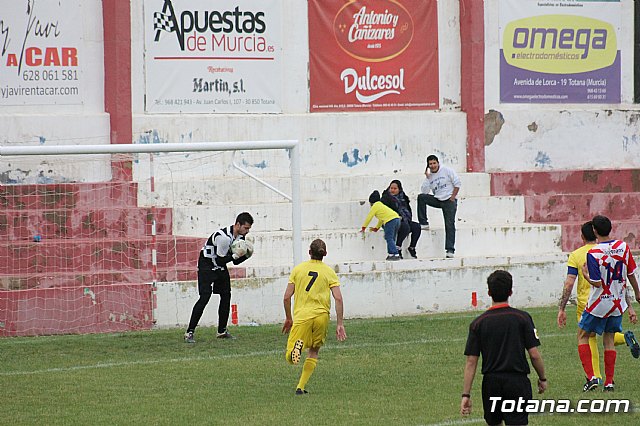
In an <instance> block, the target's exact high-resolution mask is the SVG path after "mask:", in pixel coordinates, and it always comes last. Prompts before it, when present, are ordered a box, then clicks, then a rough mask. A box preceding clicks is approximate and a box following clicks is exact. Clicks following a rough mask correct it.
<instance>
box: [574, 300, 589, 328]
mask: <svg viewBox="0 0 640 426" xmlns="http://www.w3.org/2000/svg"><path fill="white" fill-rule="evenodd" d="M586 307H587V303H586V302H585V303H584V305H583V304H582V303H580V302H578V306H577V307H576V316H577V321H578V323H580V318H582V313H583V312H584V308H586Z"/></svg>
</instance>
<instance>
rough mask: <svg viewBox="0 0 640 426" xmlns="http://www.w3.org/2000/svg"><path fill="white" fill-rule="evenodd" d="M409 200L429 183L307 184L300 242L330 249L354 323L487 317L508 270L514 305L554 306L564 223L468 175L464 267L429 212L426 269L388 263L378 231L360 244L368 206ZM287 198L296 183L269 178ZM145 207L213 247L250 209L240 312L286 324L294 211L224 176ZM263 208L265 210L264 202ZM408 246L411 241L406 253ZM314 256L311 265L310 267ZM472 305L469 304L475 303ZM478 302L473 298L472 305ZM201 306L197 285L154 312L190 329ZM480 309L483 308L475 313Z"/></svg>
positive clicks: (164, 194)
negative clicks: (376, 194)
mask: <svg viewBox="0 0 640 426" xmlns="http://www.w3.org/2000/svg"><path fill="white" fill-rule="evenodd" d="M394 178H397V179H400V180H401V181H402V182H403V186H404V189H405V192H406V193H407V194H408V195H409V196H410V198H411V199H412V208H413V210H414V218H415V217H416V214H415V210H416V202H415V199H416V196H417V194H418V192H419V186H420V184H421V182H422V180H423V176H421V175H419V174H418V175H416V174H412V175H407V174H396V175H393V176H357V175H356V176H341V175H337V176H322V177H317V176H316V177H303V178H302V183H301V186H302V188H301V194H302V198H303V200H302V201H303V205H302V228H303V230H302V239H303V249H304V250H305V253H306V248H307V247H308V244H309V243H310V242H311V241H312V240H313V239H314V238H322V239H324V240H325V242H326V243H327V246H328V255H327V257H326V258H325V262H326V263H328V264H329V265H331V266H332V267H333V268H334V269H335V270H336V271H337V272H338V274H339V277H340V279H341V282H342V285H343V292H344V293H345V297H346V299H347V300H348V301H349V302H348V303H349V304H348V307H349V308H348V315H349V316H382V315H400V314H415V313H421V312H438V311H445V310H461V309H479V308H482V307H486V306H488V304H489V303H490V302H489V300H488V296H486V277H487V276H488V275H489V273H491V272H492V271H493V270H495V269H499V268H501V269H505V268H506V269H509V270H510V271H511V272H512V274H513V275H514V278H515V280H516V283H517V284H518V289H517V290H516V292H515V295H514V298H515V299H514V300H516V301H517V303H519V304H520V306H524V305H540V304H548V303H552V302H553V301H555V300H556V298H557V296H558V294H559V291H560V286H559V285H558V282H559V281H558V280H560V281H561V279H562V276H563V273H564V267H565V266H564V265H565V263H566V254H564V253H563V252H562V251H561V249H560V240H561V228H560V226H559V225H553V224H551V225H549V224H544V223H526V222H525V199H524V197H522V196H513V195H505V196H491V195H490V176H489V175H488V174H481V173H462V174H461V179H462V181H463V187H462V191H461V193H460V200H459V206H458V215H457V230H458V231H457V238H456V240H457V242H456V257H455V258H454V259H445V258H444V224H443V220H442V213H441V212H440V211H439V210H435V209H431V208H429V211H428V214H429V220H430V225H431V229H430V230H429V231H423V233H422V236H421V238H420V240H419V243H418V246H417V251H418V256H419V259H409V258H407V256H406V252H405V259H404V260H402V261H399V262H387V261H385V260H384V259H385V257H386V248H385V243H384V239H383V234H382V232H378V233H369V232H367V233H366V234H365V235H362V234H361V233H360V232H359V230H360V227H361V224H362V222H363V220H364V218H365V216H366V215H367V213H368V211H369V203H368V201H367V200H368V196H369V193H370V192H371V191H372V190H373V189H378V190H380V191H381V190H383V189H384V188H386V187H387V185H388V184H389V182H390V181H391V180H392V179H394ZM266 180H267V181H268V182H269V183H271V184H273V185H275V186H276V187H278V188H280V189H283V188H284V190H285V192H287V188H288V184H289V182H288V180H287V179H286V178H282V177H273V178H271V179H266ZM139 199H140V202H141V203H143V204H146V203H149V204H151V203H156V205H158V206H162V207H168V206H171V207H172V208H173V213H174V214H173V227H174V234H180V235H189V236H202V237H206V236H207V235H209V234H210V233H211V232H212V231H213V230H215V229H216V228H218V227H220V226H225V225H228V224H230V223H231V221H233V218H234V217H235V215H237V213H239V212H240V211H244V210H246V211H249V212H251V213H252V214H253V216H254V218H255V223H254V225H253V227H252V230H251V232H250V234H249V237H250V238H252V239H253V240H254V244H255V249H256V250H255V254H254V256H253V257H252V258H251V259H250V260H249V261H247V262H246V263H244V264H243V266H244V267H245V271H244V272H245V274H246V275H245V278H244V279H240V280H235V281H234V282H233V286H234V290H233V303H236V304H238V307H239V312H240V322H241V323H248V322H258V323H262V322H276V321H280V320H281V316H282V313H281V310H282V308H281V304H282V302H281V298H282V292H283V291H284V288H285V287H286V282H287V277H288V274H289V272H290V271H291V267H292V265H293V264H292V240H291V238H292V233H291V206H290V204H289V203H288V202H287V201H286V200H284V199H281V198H280V197H278V196H274V195H273V194H272V193H271V192H270V191H269V190H268V189H266V188H262V187H260V186H259V185H258V184H256V183H255V182H251V181H249V180H248V179H245V178H235V177H231V176H227V177H225V178H224V179H219V180H217V179H212V180H207V182H206V183H202V182H177V181H172V182H168V181H162V180H160V181H159V182H156V194H150V193H148V191H146V189H144V188H141V191H140V194H139ZM258 201H259V202H258ZM407 243H408V240H407V241H406V242H405V249H406V246H407ZM306 258H307V257H306V254H305V255H304V259H306ZM473 293H475V296H473V298H472V294H473ZM474 298H475V299H474ZM196 299H197V289H196V287H195V284H192V285H191V286H188V287H186V288H185V287H184V286H182V285H180V284H174V283H162V284H160V285H159V288H158V303H159V305H163V306H166V307H170V309H167V310H162V312H159V314H158V325H160V326H182V325H184V323H185V322H186V321H187V320H188V318H189V313H190V310H191V307H192V306H193V303H194V301H195V300H196ZM472 300H476V301H477V303H475V305H472ZM210 311H211V312H207V311H205V315H204V317H203V319H202V321H201V323H203V324H215V323H216V314H215V310H210Z"/></svg>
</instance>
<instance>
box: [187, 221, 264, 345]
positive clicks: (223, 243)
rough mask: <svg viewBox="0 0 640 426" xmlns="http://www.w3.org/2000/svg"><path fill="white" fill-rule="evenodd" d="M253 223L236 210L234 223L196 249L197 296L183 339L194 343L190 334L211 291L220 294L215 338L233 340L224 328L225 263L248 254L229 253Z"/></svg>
mask: <svg viewBox="0 0 640 426" xmlns="http://www.w3.org/2000/svg"><path fill="white" fill-rule="evenodd" d="M251 225H253V217H251V215H250V214H249V213H247V212H243V213H240V214H239V215H238V217H236V222H235V224H233V225H231V226H228V227H226V228H221V229H219V230H217V231H216V232H214V233H213V234H211V236H209V238H208V239H207V242H206V243H205V245H204V247H202V250H200V257H199V258H198V293H199V294H200V298H199V299H198V301H197V302H196V304H195V305H194V306H193V311H192V312H191V320H190V321H189V327H188V328H187V332H186V333H185V334H184V341H185V342H187V343H195V342H196V341H195V339H194V337H193V333H194V331H195V329H196V327H197V326H198V321H200V317H202V313H203V312H204V308H205V306H207V303H209V299H211V294H212V293H215V294H219V295H220V305H219V306H218V335H217V337H218V338H219V339H233V338H234V337H233V336H232V335H231V334H229V332H228V331H227V322H228V321H229V310H230V308H231V277H230V276H229V270H228V269H227V263H229V262H233V264H234V265H238V264H240V263H242V262H244V261H245V260H247V259H248V258H249V257H251V254H252V253H251V251H247V252H245V253H244V254H240V253H235V254H233V253H231V245H232V244H233V242H234V241H236V240H238V239H241V240H244V237H245V235H247V234H248V233H249V230H250V229H251Z"/></svg>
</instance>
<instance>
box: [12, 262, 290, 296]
mask: <svg viewBox="0 0 640 426" xmlns="http://www.w3.org/2000/svg"><path fill="white" fill-rule="evenodd" d="M282 269H283V270H284V268H282ZM229 274H230V275H231V278H234V279H237V278H246V276H247V269H246V268H244V267H242V266H233V267H230V268H229ZM197 279H198V270H197V268H196V265H195V262H194V264H193V265H191V266H176V267H167V268H160V269H158V270H157V273H156V274H155V277H154V275H153V272H152V270H151V269H127V270H116V271H90V272H54V273H37V274H20V275H15V274H0V290H28V289H34V288H41V289H42V288H51V287H93V286H100V285H111V284H136V283H150V282H153V281H154V280H155V281H156V282H180V281H197Z"/></svg>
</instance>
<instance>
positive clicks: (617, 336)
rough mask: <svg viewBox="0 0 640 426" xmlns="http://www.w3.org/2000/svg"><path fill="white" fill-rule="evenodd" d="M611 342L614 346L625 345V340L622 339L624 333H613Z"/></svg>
mask: <svg viewBox="0 0 640 426" xmlns="http://www.w3.org/2000/svg"><path fill="white" fill-rule="evenodd" d="M613 344H614V345H615V346H619V345H626V344H627V342H626V341H625V340H624V334H623V333H616V334H614V335H613Z"/></svg>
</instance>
